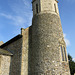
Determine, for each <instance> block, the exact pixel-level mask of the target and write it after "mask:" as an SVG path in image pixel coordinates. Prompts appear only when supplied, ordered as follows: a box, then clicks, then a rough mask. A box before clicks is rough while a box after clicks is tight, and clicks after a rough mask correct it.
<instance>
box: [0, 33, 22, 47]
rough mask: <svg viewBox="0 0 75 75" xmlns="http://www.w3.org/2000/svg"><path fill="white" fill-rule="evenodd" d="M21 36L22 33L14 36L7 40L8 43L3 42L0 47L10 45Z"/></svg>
mask: <svg viewBox="0 0 75 75" xmlns="http://www.w3.org/2000/svg"><path fill="white" fill-rule="evenodd" d="M20 38H22V35H21V34H19V35H17V36H16V37H14V38H12V39H11V40H9V41H7V42H6V43H4V44H2V45H1V46H0V48H3V47H5V46H7V45H9V44H11V43H13V42H14V41H16V40H18V39H20Z"/></svg>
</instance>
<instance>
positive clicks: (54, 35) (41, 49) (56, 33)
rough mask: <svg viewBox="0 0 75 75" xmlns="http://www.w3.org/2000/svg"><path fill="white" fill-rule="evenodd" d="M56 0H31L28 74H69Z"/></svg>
mask: <svg viewBox="0 0 75 75" xmlns="http://www.w3.org/2000/svg"><path fill="white" fill-rule="evenodd" d="M57 3H58V1H57V0H33V1H32V7H33V20H32V50H31V56H30V57H31V62H30V70H29V75H70V71H69V65H68V58H67V53H66V44H65V41H64V37H63V31H62V26H61V21H60V16H59V11H58V4H57Z"/></svg>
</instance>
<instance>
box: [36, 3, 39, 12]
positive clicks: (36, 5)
mask: <svg viewBox="0 0 75 75" xmlns="http://www.w3.org/2000/svg"><path fill="white" fill-rule="evenodd" d="M38 12H39V11H38V4H36V13H38Z"/></svg>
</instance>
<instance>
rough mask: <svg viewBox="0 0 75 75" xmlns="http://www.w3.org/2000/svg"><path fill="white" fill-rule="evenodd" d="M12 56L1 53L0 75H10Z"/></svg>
mask: <svg viewBox="0 0 75 75" xmlns="http://www.w3.org/2000/svg"><path fill="white" fill-rule="evenodd" d="M10 62H11V57H10V56H5V55H0V75H9V73H10Z"/></svg>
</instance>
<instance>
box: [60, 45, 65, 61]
mask: <svg viewBox="0 0 75 75" xmlns="http://www.w3.org/2000/svg"><path fill="white" fill-rule="evenodd" d="M60 47H61V56H62V61H64V56H63V48H62V46H60Z"/></svg>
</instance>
